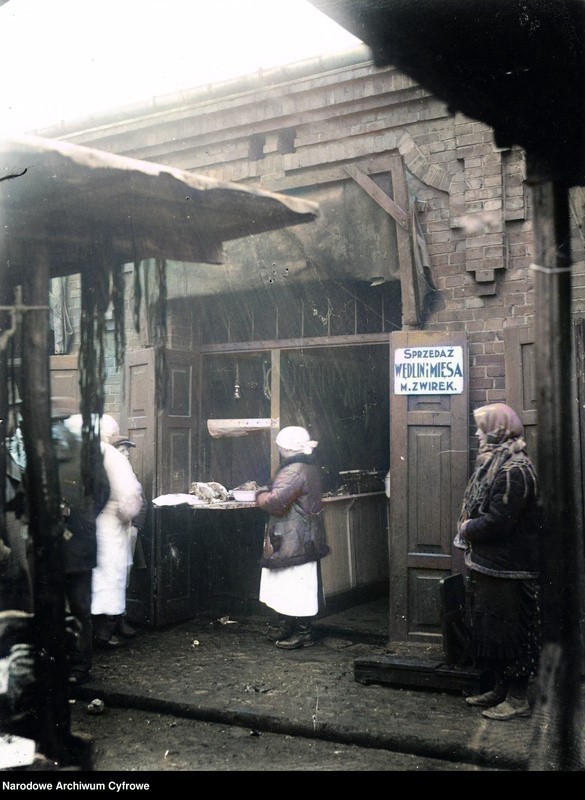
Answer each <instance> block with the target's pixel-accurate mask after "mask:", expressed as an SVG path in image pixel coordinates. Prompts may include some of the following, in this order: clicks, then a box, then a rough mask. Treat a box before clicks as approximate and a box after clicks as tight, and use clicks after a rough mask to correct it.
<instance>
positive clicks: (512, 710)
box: [481, 700, 532, 720]
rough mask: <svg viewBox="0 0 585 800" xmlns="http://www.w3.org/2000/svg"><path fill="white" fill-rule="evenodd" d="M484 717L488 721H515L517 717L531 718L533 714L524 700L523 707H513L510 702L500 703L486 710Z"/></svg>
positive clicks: (483, 713) (483, 712)
mask: <svg viewBox="0 0 585 800" xmlns="http://www.w3.org/2000/svg"><path fill="white" fill-rule="evenodd" d="M481 713H482V716H484V717H487V718H488V719H501V720H507V719H514V718H515V717H529V716H530V715H531V714H532V712H531V710H530V706H529V705H528V703H527V702H526V700H524V701H523V702H522V704H521V705H517V706H515V705H512V703H511V702H510V701H509V700H504V702H503V703H500V704H499V705H497V706H494V707H493V708H486V710H485V711H482V712H481Z"/></svg>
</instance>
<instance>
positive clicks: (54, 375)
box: [50, 353, 80, 400]
mask: <svg viewBox="0 0 585 800" xmlns="http://www.w3.org/2000/svg"><path fill="white" fill-rule="evenodd" d="M78 358H79V357H78V354H77V353H74V354H73V355H68V356H51V358H50V370H51V396H52V397H74V398H75V399H76V400H79V397H80V392H79V368H78Z"/></svg>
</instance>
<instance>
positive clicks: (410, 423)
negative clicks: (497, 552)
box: [389, 331, 469, 640]
mask: <svg viewBox="0 0 585 800" xmlns="http://www.w3.org/2000/svg"><path fill="white" fill-rule="evenodd" d="M457 345H458V346H461V347H462V348H463V368H464V381H463V387H464V388H463V391H462V392H461V393H460V394H445V395H443V394H440V395H439V394H434V395H415V394H395V393H394V384H393V377H392V376H393V375H394V361H395V352H396V349H397V348H404V347H420V348H431V347H434V348H436V347H440V346H457ZM390 358H391V361H390V363H391V369H390V374H391V386H390V483H391V493H390V503H389V508H390V510H389V519H390V533H389V555H390V638H391V639H396V640H406V639H413V640H416V639H419V640H428V639H430V638H431V639H432V638H436V637H438V636H440V635H441V619H440V588H439V581H440V579H441V578H443V577H445V576H446V575H449V574H451V573H452V572H454V571H459V570H460V569H461V567H462V565H461V556H460V552H459V551H457V550H454V548H453V538H454V535H455V526H456V522H457V517H458V515H459V508H460V505H461V499H462V497H463V492H464V491H465V486H466V483H467V478H468V442H469V425H468V416H469V410H468V354H467V341H466V337H465V334H464V333H462V332H451V333H429V332H426V331H401V332H398V333H393V334H392V335H391V356H390Z"/></svg>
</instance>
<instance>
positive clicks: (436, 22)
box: [309, 0, 585, 185]
mask: <svg viewBox="0 0 585 800" xmlns="http://www.w3.org/2000/svg"><path fill="white" fill-rule="evenodd" d="M309 1H310V2H311V4H312V5H314V6H315V7H316V8H318V9H319V10H320V11H322V12H324V13H325V14H327V15H328V16H329V17H331V18H332V19H334V20H335V21H336V22H337V23H339V24H340V25H342V26H343V27H344V28H346V29H347V30H348V31H350V32H351V33H353V34H354V35H355V36H357V37H358V38H360V39H361V40H362V41H363V42H365V44H367V45H368V46H369V47H370V49H371V51H372V57H373V59H374V63H375V64H376V65H377V66H380V67H382V66H387V65H389V64H392V65H393V66H395V67H396V68H397V69H399V70H402V71H403V72H405V73H406V74H408V75H410V76H411V77H412V78H414V79H415V80H416V81H418V82H419V83H420V84H421V85H423V86H425V87H426V88H428V89H429V90H430V91H431V92H433V94H434V95H435V96H436V97H438V98H440V99H442V100H443V101H445V102H446V103H447V104H448V106H449V108H450V110H451V111H452V112H454V111H459V112H461V113H463V114H465V115H466V116H468V117H470V118H472V119H479V120H482V121H483V122H485V123H486V124H488V125H490V126H491V127H492V128H493V129H494V133H495V137H496V142H497V144H498V145H499V146H500V147H509V146H511V145H519V146H521V147H523V148H524V149H525V151H526V154H527V159H528V176H529V178H530V177H534V178H536V179H550V180H559V181H563V182H565V183H567V184H568V185H579V184H583V183H585V103H584V102H583V98H584V97H585V2H584V0H309Z"/></svg>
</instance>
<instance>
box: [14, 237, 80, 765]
mask: <svg viewBox="0 0 585 800" xmlns="http://www.w3.org/2000/svg"><path fill="white" fill-rule="evenodd" d="M27 264H28V266H30V269H29V270H27V280H26V282H25V284H24V287H23V299H24V302H25V304H28V305H29V306H38V308H37V309H35V310H31V311H30V312H29V313H28V314H27V318H26V325H25V327H24V337H23V353H22V386H21V390H20V391H21V396H22V417H23V424H22V432H23V438H24V447H25V453H26V462H27V465H26V478H27V502H28V517H29V523H28V524H29V534H30V536H31V539H32V543H33V563H34V569H33V602H34V617H33V647H34V657H35V680H36V683H37V711H38V720H39V723H38V724H39V730H38V736H39V747H40V751H41V753H42V754H43V755H44V756H46V757H47V758H49V759H51V760H54V761H57V762H59V763H61V764H66V763H68V762H69V758H70V756H69V755H68V746H69V743H70V738H69V737H70V730H69V725H70V714H69V697H68V684H67V675H68V667H67V658H66V652H67V638H66V632H65V576H64V569H63V559H62V531H61V526H60V518H61V511H60V496H61V495H60V491H59V478H58V470H57V457H56V454H55V448H54V446H53V443H52V437H51V392H50V372H49V330H50V326H49V272H50V264H49V258H48V253H47V250H46V248H43V247H34V248H31V250H30V251H29V254H28V258H27ZM43 307H44V308H43Z"/></svg>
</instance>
